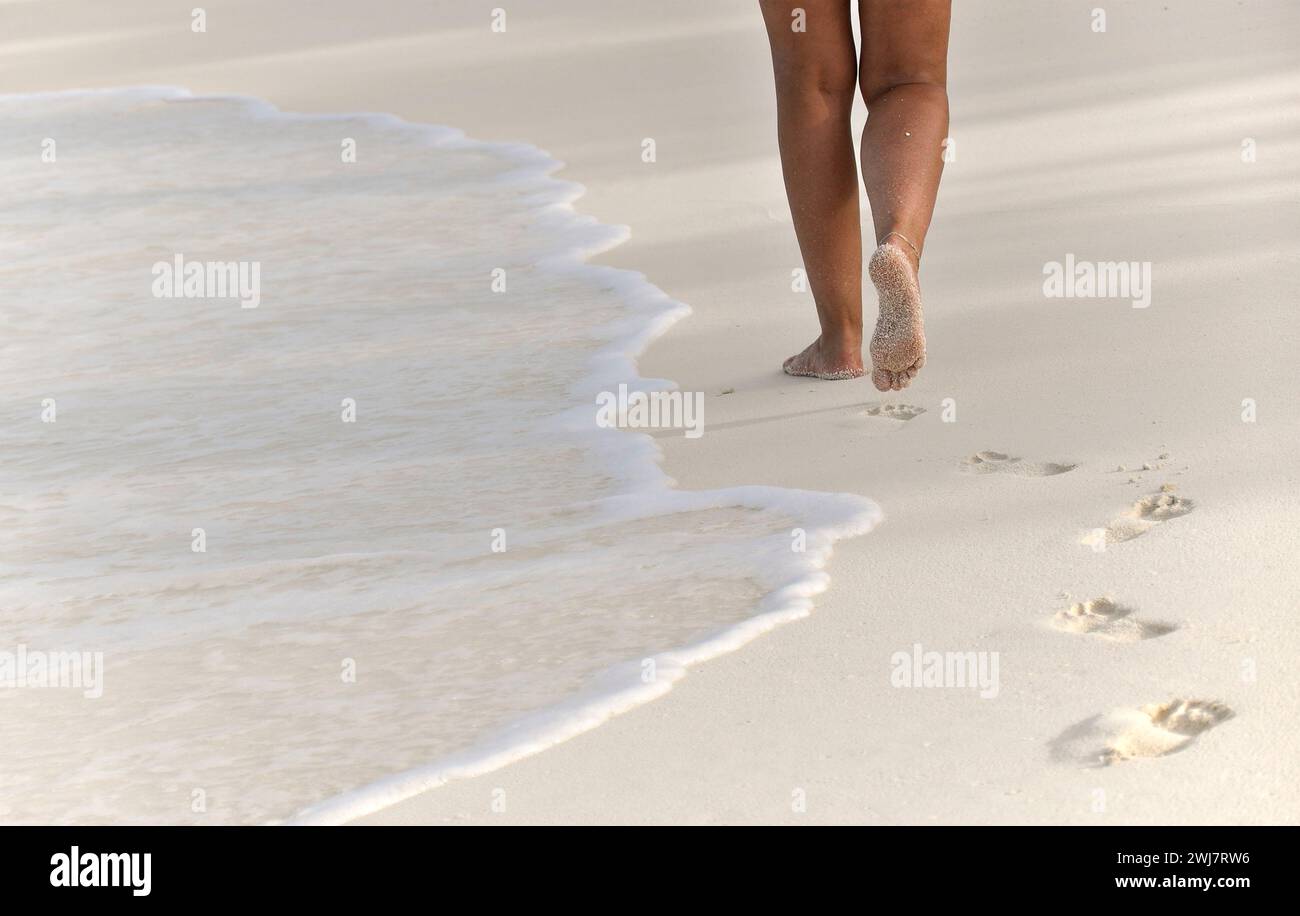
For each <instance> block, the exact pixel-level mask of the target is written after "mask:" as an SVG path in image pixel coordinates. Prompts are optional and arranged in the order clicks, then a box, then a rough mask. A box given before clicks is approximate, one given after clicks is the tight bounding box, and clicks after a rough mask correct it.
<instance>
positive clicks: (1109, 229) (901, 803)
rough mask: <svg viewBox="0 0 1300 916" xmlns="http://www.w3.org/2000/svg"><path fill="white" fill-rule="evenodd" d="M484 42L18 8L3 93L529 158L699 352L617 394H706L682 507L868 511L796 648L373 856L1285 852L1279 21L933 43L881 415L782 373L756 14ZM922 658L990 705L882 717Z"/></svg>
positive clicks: (570, 24) (682, 691) (1287, 631)
mask: <svg viewBox="0 0 1300 916" xmlns="http://www.w3.org/2000/svg"><path fill="white" fill-rule="evenodd" d="M497 5H500V4H497V3H483V4H479V3H464V2H454V3H453V2H429V0H410V2H407V0H397V2H386V3H383V4H380V5H378V6H375V5H367V4H358V3H354V2H345V0H285V2H281V3H277V4H274V5H268V4H265V3H264V2H257V0H241V2H221V0H211V2H208V3H207V4H206V5H205V9H206V11H207V17H208V22H207V28H208V31H207V32H206V33H205V34H194V33H192V32H191V31H190V21H189V10H188V5H187V8H186V9H180V8H178V7H175V5H174V4H167V3H162V2H149V0H120V2H115V3H113V4H103V3H99V2H96V0H67V2H48V3H42V2H16V3H15V2H5V3H0V24H2V25H3V29H0V34H3V39H2V40H0V48H3V50H4V53H3V54H2V55H0V78H2V80H3V84H4V85H5V86H6V87H7V91H10V92H24V91H36V90H48V89H61V88H82V87H107V86H121V85H131V84H167V85H182V86H185V87H187V88H189V89H192V90H194V91H196V92H234V93H241V94H248V95H253V96H258V97H261V98H265V99H268V100H270V101H272V102H274V103H275V104H277V105H279V106H280V107H281V108H284V109H287V110H297V111H311V112H339V111H385V112H392V113H395V114H397V115H399V116H401V117H404V118H407V119H410V120H415V121H426V122H432V123H440V124H447V125H450V126H454V127H458V128H461V129H463V130H465V131H466V132H467V133H468V134H469V135H471V136H474V137H477V138H481V139H487V140H519V141H527V142H529V143H533V144H536V145H538V146H541V147H542V148H544V149H546V150H547V151H549V152H550V153H552V154H553V155H555V156H557V157H558V158H559V159H561V160H563V161H564V162H565V163H566V164H567V167H566V168H565V169H564V170H563V172H562V173H561V176H562V177H564V178H569V179H572V180H575V181H579V182H581V183H583V184H584V185H586V186H587V188H588V193H587V195H586V196H585V197H584V198H583V199H582V200H581V201H580V202H579V204H578V208H579V209H580V210H581V211H582V212H585V213H587V214H590V215H593V216H595V217H597V218H599V219H601V220H602V221H605V222H610V223H620V224H628V225H630V226H631V228H632V237H631V240H630V241H629V242H627V243H626V244H624V245H622V246H621V247H619V248H617V249H616V250H614V251H613V252H611V253H610V254H608V255H607V256H605V257H603V258H602V259H601V261H602V262H604V263H609V264H613V265H616V266H620V267H628V268H633V269H635V270H639V271H642V272H644V273H645V274H646V275H647V276H648V278H649V279H650V280H651V281H652V282H654V283H655V284H657V285H658V286H660V287H661V288H662V289H664V290H665V291H666V292H667V293H669V294H670V295H671V296H673V297H674V298H676V299H679V300H681V301H683V302H686V303H688V304H690V305H691V306H692V308H693V309H694V315H693V316H692V317H690V318H688V319H686V320H685V321H683V322H681V323H679V324H678V325H677V326H676V327H674V328H673V329H672V330H671V331H670V332H669V333H668V334H667V335H666V336H665V337H663V338H662V339H661V340H660V341H658V342H657V343H656V344H655V345H654V346H653V347H652V349H651V350H650V351H649V352H648V353H647V354H646V355H645V357H644V359H643V360H642V362H641V367H642V371H643V374H645V375H648V376H658V377H665V378H670V379H673V380H675V381H676V382H677V383H678V384H679V385H680V386H681V388H682V389H683V390H686V391H703V392H705V393H706V397H707V400H706V414H705V416H706V432H705V434H704V435H703V436H702V437H701V438H699V439H690V440H688V439H684V438H680V437H664V438H662V439H660V440H659V441H660V445H661V446H662V448H663V452H664V467H665V469H666V471H667V472H668V473H669V474H670V475H671V476H673V477H674V478H675V479H676V480H677V481H678V483H679V485H680V486H682V487H684V488H700V487H721V486H729V485H733V484H739V483H746V484H770V485H778V486H788V487H800V488H808V489H818V490H843V491H849V492H855V493H861V494H863V495H865V496H868V497H870V498H871V499H873V500H875V501H876V502H877V503H879V504H880V506H881V507H882V509H883V510H884V513H885V516H886V518H885V521H884V523H883V524H882V525H881V526H880V527H879V528H878V529H877V530H875V531H874V532H872V533H871V534H869V535H867V536H865V537H861V538H858V539H855V540H852V541H848V542H845V543H843V544H841V545H840V546H839V547H838V548H837V551H836V554H835V557H834V559H833V560H832V562H831V564H830V566H829V567H828V571H829V573H830V575H831V577H832V584H831V587H830V590H829V591H828V592H827V593H825V594H824V595H822V596H821V597H820V598H819V599H818V601H817V608H816V610H815V612H814V613H813V615H812V616H811V617H810V618H808V619H807V620H804V621H801V622H798V623H795V624H792V625H789V626H786V627H783V628H781V629H780V630H778V631H777V632H775V633H773V634H770V635H768V636H766V637H764V638H762V639H760V640H758V641H756V642H753V643H751V644H749V645H748V646H746V647H744V648H743V649H741V650H739V651H737V652H735V653H733V654H730V655H727V656H725V657H723V658H720V659H717V660H714V661H711V662H709V663H707V664H705V665H702V666H700V667H698V668H696V669H695V670H693V671H692V673H691V674H690V676H689V677H687V678H686V679H685V680H684V681H682V682H681V683H680V684H679V685H678V686H677V687H676V688H675V689H673V690H672V692H671V693H669V694H668V695H667V696H665V697H663V698H662V699H660V700H657V701H655V702H652V703H649V704H647V705H644V706H641V707H638V708H637V709H635V710H633V711H631V712H629V713H626V714H624V715H622V716H619V717H617V718H615V719H612V720H611V721H609V722H606V723H605V724H603V725H602V726H601V727H599V728H596V729H594V730H592V731H589V732H587V733H585V734H583V735H580V736H578V737H576V738H574V739H572V740H570V741H568V742H566V743H564V744H562V745H559V746H557V747H554V748H551V749H549V750H547V751H545V752H543V753H540V754H537V755H535V756H533V757H530V758H528V759H525V760H523V761H520V762H518V763H516V764H514V765H511V766H509V767H507V768H505V769H502V770H498V771H495V772H492V773H489V774H487V775H485V776H482V777H478V778H474V779H468V780H464V781H460V782H455V783H451V784H448V785H446V786H443V787H440V788H437V789H434V790H431V791H428V792H426V793H424V794H422V795H419V796H417V797H413V798H411V799H409V800H407V801H405V802H403V803H400V804H398V805H395V806H393V807H391V808H388V809H386V810H383V811H380V812H378V813H376V814H374V815H371V816H369V817H367V818H364V819H363V820H364V822H367V823H407V824H440V823H589V822H600V823H605V822H613V823H885V824H893V823H1078V824H1090V823H1107V824H1116V823H1135V824H1136V823H1268V822H1287V823H1291V822H1295V821H1297V820H1300V789H1298V788H1297V787H1298V786H1300V779H1298V778H1297V777H1298V774H1297V763H1296V762H1297V760H1300V737H1298V733H1297V731H1296V729H1295V727H1294V723H1295V720H1296V714H1297V712H1298V711H1300V677H1297V674H1296V669H1295V658H1296V657H1297V655H1300V624H1298V623H1297V618H1296V608H1295V597H1294V596H1295V595H1296V593H1297V586H1298V585H1300V572H1297V566H1296V564H1295V562H1294V557H1295V554H1296V543H1297V535H1296V523H1295V509H1294V507H1293V505H1292V503H1293V500H1294V497H1295V493H1296V492H1297V486H1296V484H1297V479H1296V478H1297V470H1296V464H1295V456H1296V455H1297V454H1298V453H1300V422H1297V420H1298V419H1300V417H1297V400H1296V395H1295V392H1296V390H1297V382H1298V381H1300V379H1298V378H1297V376H1298V375H1300V373H1298V371H1297V370H1298V367H1300V361H1298V360H1297V358H1296V352H1297V346H1298V345H1300V334H1298V333H1297V331H1298V330H1300V316H1298V315H1297V312H1296V308H1295V295H1294V290H1295V288H1296V283H1297V280H1300V255H1297V248H1298V247H1300V244H1298V243H1300V208H1297V206H1296V204H1297V187H1298V182H1297V169H1296V166H1295V163H1296V162H1297V161H1300V126H1297V124H1296V122H1295V120H1294V118H1293V117H1292V118H1290V119H1288V118H1287V115H1288V114H1290V113H1293V112H1294V110H1295V105H1296V102H1297V98H1298V97H1300V65H1298V64H1297V63H1296V62H1295V59H1294V52H1293V45H1294V35H1295V34H1297V26H1300V10H1298V9H1297V8H1296V7H1295V5H1294V4H1292V3H1290V2H1289V0H1246V2H1243V3H1240V4H1220V3H1214V2H1211V0H1198V2H1189V0H1183V2H1178V0H1168V2H1166V3H1123V2H1114V3H1111V4H1108V5H1107V6H1106V10H1107V14H1108V16H1107V24H1106V25H1107V28H1106V31H1105V32H1104V33H1098V32H1094V31H1093V28H1092V23H1093V20H1092V18H1091V6H1090V5H1078V4H1066V3H1062V4H1045V3H1040V2H1034V0H998V2H994V3H980V4H961V3H959V4H957V9H956V10H955V11H954V20H953V40H952V54H951V64H950V71H949V79H950V93H951V98H952V111H953V119H952V128H951V136H952V138H953V139H954V140H955V150H956V156H955V160H954V161H952V162H950V163H949V164H948V166H947V168H946V171H945V175H944V180H943V186H942V188H941V190H940V197H939V204H938V209H937V214H936V219H935V223H934V226H933V228H932V231H931V233H930V236H929V239H928V243H927V246H926V260H925V264H924V266H923V270H922V285H923V288H924V291H925V303H926V318H927V338H928V358H927V363H926V366H925V368H924V370H923V371H922V372H921V374H920V376H919V378H918V379H917V380H916V381H915V382H914V383H913V385H912V387H911V388H910V389H908V390H907V391H905V392H901V393H890V394H886V395H881V394H880V393H878V392H876V391H875V390H874V389H873V388H872V387H871V383H870V381H869V380H868V379H861V380H856V381H850V382H820V381H813V380H807V379H793V378H789V377H786V376H783V375H781V374H780V372H779V367H780V364H781V361H782V360H783V359H784V358H785V357H787V356H789V355H791V354H792V353H795V352H798V351H799V350H800V349H802V348H803V347H804V346H805V345H806V344H807V343H808V342H809V341H810V340H811V339H812V338H813V337H814V336H815V334H816V323H815V317H814V312H813V307H812V301H811V299H810V297H809V296H808V294H807V293H798V292H794V291H792V289H791V271H792V270H794V269H796V268H798V267H799V266H800V258H799V253H798V250H797V247H796V245H795V240H794V235H793V230H792V227H791V225H790V220H789V216H788V209H787V206H786V203H785V199H784V194H783V190H782V184H781V176H780V167H779V163H778V161H777V158H776V145H775V126H774V102H773V94H772V87H771V73H770V65H769V63H768V59H767V48H766V40H765V37H764V35H763V30H762V26H761V21H760V17H759V15H758V10H757V8H756V5H755V4H754V3H753V2H751V0H735V2H733V0H712V2H709V3H704V4H702V3H698V2H681V0H668V2H663V3H656V4H634V3H630V2H618V3H610V2H602V0H574V2H568V0H566V2H549V0H548V2H545V3H543V2H540V0H534V2H524V3H520V4H518V5H511V6H508V7H507V15H508V20H507V22H508V25H507V30H506V32H505V33H494V32H493V31H491V29H490V17H491V9H492V7H493V6H497ZM861 117H862V112H861V111H859V112H858V119H859V123H860V120H861ZM646 138H653V139H654V141H655V146H656V160H655V161H654V162H652V163H647V162H643V161H642V157H641V151H642V143H643V140H645V139H646ZM1248 139H1249V140H1251V141H1253V143H1254V148H1255V149H1256V150H1257V156H1256V159H1255V161H1250V162H1247V161H1243V155H1242V151H1243V143H1244V142H1245V141H1246V140H1248ZM1067 255H1073V256H1074V257H1075V258H1077V259H1078V260H1080V261H1137V262H1150V263H1151V265H1152V267H1151V270H1152V284H1151V286H1152V289H1151V301H1150V305H1149V307H1146V308H1133V307H1132V305H1131V304H1130V302H1129V301H1128V300H1127V299H1119V298H1110V299H1099V298H1063V299H1054V298H1047V297H1045V295H1044V293H1043V279H1044V275H1043V269H1044V265H1047V264H1049V263H1051V262H1054V261H1055V262H1064V261H1065V259H1066V256H1067ZM868 289H869V287H868ZM866 302H867V308H868V310H869V316H874V298H873V297H872V296H871V295H870V294H868V296H867V299H866ZM869 321H870V317H869ZM882 405H883V406H882ZM901 405H907V408H906V409H904V408H903V407H902V406H901ZM1251 411H1253V415H1252V413H1251ZM909 416H910V418H906V417H909ZM1248 420H1249V422H1248ZM981 453H983V454H982V455H981V457H979V458H978V459H977V460H972V456H976V455H980V454H981ZM994 453H996V454H994ZM999 455H1001V456H1005V457H998V456H999ZM1120 467H1123V468H1125V470H1117V469H1118V468H1120ZM1164 487H1173V488H1175V489H1174V490H1173V491H1172V492H1173V494H1174V495H1176V496H1177V497H1178V499H1179V501H1180V502H1178V503H1176V504H1175V505H1174V506H1173V508H1172V511H1171V510H1170V508H1169V507H1168V506H1164V507H1162V506H1161V505H1160V504H1159V497H1160V495H1161V493H1162V488H1164ZM1164 492H1165V494H1166V496H1167V495H1168V493H1169V491H1167V490H1166V491H1164ZM1148 498H1151V499H1149V500H1148V501H1147V502H1142V501H1143V500H1144V499H1148ZM1165 502H1166V503H1168V502H1170V500H1168V499H1166V500H1165ZM1098 548H1100V549H1098ZM1106 596H1109V598H1110V599H1112V602H1111V603H1107V602H1101V603H1097V604H1094V605H1092V606H1090V607H1089V606H1084V607H1081V608H1078V609H1075V610H1074V611H1073V612H1071V611H1070V609H1071V607H1072V606H1073V605H1075V604H1082V603H1084V602H1087V601H1091V600H1094V599H1098V598H1102V597H1106ZM1117 608H1118V610H1117ZM1062 612H1064V613H1062ZM1088 614H1091V615H1093V617H1096V618H1098V619H1096V620H1092V619H1085V622H1084V623H1080V622H1079V619H1080V618H1081V617H1084V618H1086V617H1087V615H1088ZM1057 615H1060V616H1057ZM1126 621H1127V623H1125V622H1126ZM918 645H919V646H921V647H922V651H927V652H928V651H938V652H963V653H965V652H976V653H981V652H989V653H992V652H996V653H998V656H997V657H998V663H999V689H998V691H997V695H996V696H995V697H989V698H981V696H980V695H979V692H978V691H976V690H972V689H970V688H948V689H937V688H932V689H918V688H912V687H897V686H893V685H891V671H892V670H893V668H894V665H893V659H894V656H895V654H896V653H903V654H905V655H909V656H910V655H911V654H912V653H913V651H914V647H915V646H918ZM412 727H418V723H412Z"/></svg>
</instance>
